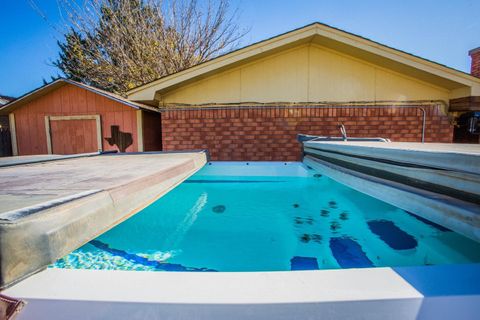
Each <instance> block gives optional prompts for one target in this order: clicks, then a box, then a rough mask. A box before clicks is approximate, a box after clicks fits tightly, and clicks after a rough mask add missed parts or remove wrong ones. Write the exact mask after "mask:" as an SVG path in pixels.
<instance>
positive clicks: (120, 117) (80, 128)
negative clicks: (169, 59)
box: [0, 79, 161, 155]
mask: <svg viewBox="0 0 480 320" xmlns="http://www.w3.org/2000/svg"><path fill="white" fill-rule="evenodd" d="M0 114H3V115H8V117H9V122H10V132H11V137H12V138H11V140H12V151H13V154H14V155H33V154H75V153H88V152H96V151H109V150H118V151H121V152H139V151H157V150H161V130H160V114H159V112H158V110H157V108H154V107H151V106H148V105H144V104H141V103H136V102H132V101H129V100H126V99H124V98H122V97H120V96H117V95H115V94H112V93H109V92H105V91H103V90H100V89H97V88H93V87H91V86H87V85H84V84H81V83H78V82H75V81H72V80H67V79H58V80H56V81H53V82H51V83H49V84H47V85H45V86H43V87H41V88H39V89H36V90H34V91H32V92H29V93H27V94H25V95H23V96H22V97H20V98H18V99H16V100H15V101H12V102H10V103H8V104H6V105H5V106H3V107H2V108H1V109H0ZM144 137H145V138H144Z"/></svg>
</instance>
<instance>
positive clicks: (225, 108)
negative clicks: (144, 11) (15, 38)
mask: <svg viewBox="0 0 480 320" xmlns="http://www.w3.org/2000/svg"><path fill="white" fill-rule="evenodd" d="M479 51H480V50H477V51H475V52H471V55H472V58H473V59H476V60H474V63H473V64H472V65H473V66H475V70H473V71H475V72H476V75H477V76H479V73H480V72H479V69H478V68H479V65H480V63H479V61H480V59H479V58H480V56H479V55H478V52H479ZM475 61H477V62H475ZM127 95H128V99H129V100H132V101H136V102H138V103H144V104H147V105H150V106H153V107H157V108H159V109H160V110H161V112H162V117H161V122H162V145H163V149H164V150H182V149H183V150H185V149H208V150H209V151H210V154H211V157H212V159H213V160H282V161H286V160H297V159H299V157H300V149H299V144H298V143H296V140H295V135H296V134H297V133H306V134H315V135H335V136H338V135H339V134H340V133H339V131H338V125H339V124H344V125H345V127H346V130H347V134H348V135H349V136H363V137H365V136H370V137H371V136H381V137H385V138H389V139H391V140H392V141H417V142H420V141H425V142H452V140H453V139H454V136H453V132H454V119H455V117H457V116H458V115H459V114H461V113H463V112H466V111H472V110H474V109H475V110H480V79H479V78H477V77H475V76H474V75H471V74H467V73H464V72H461V71H458V70H455V69H452V68H449V67H447V66H444V65H441V64H438V63H435V62H432V61H429V60H426V59H422V58H420V57H417V56H414V55H411V54H408V53H406V52H403V51H400V50H396V49H393V48H390V47H387V46H385V45H382V44H380V43H377V42H374V41H372V40H369V39H365V38H363V37H360V36H358V35H354V34H351V33H348V32H345V31H343V30H339V29H336V28H333V27H330V26H328V25H325V24H321V23H313V24H311V25H308V26H305V27H302V28H299V29H296V30H293V31H290V32H287V33H285V34H282V35H279V36H276V37H273V38H270V39H267V40H265V41H261V42H258V43H255V44H253V45H250V46H247V47H245V48H242V49H239V50H236V51H233V52H231V53H228V54H226V55H223V56H220V57H217V58H215V59H213V60H210V61H208V62H205V63H202V64H199V65H197V66H194V67H191V68H188V69H186V70H183V71H180V72H177V73H175V74H172V75H169V76H166V77H164V78H161V79H158V80H156V81H153V82H151V83H148V84H145V85H143V86H140V87H138V88H134V89H133V90H131V91H129V92H128V94H127Z"/></svg>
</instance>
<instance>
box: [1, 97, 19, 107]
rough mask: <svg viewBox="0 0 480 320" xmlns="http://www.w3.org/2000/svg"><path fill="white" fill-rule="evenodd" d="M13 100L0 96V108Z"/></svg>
mask: <svg viewBox="0 0 480 320" xmlns="http://www.w3.org/2000/svg"><path fill="white" fill-rule="evenodd" d="M13 100H15V98H13V97H9V96H2V95H0V107H1V106H3V105H5V104H7V103H9V102H10V101H13Z"/></svg>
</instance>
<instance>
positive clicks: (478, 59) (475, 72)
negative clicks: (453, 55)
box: [469, 48, 480, 78]
mask: <svg viewBox="0 0 480 320" xmlns="http://www.w3.org/2000/svg"><path fill="white" fill-rule="evenodd" d="M469 53H470V57H471V58H472V65H471V67H470V73H471V74H472V76H475V77H479V78H480V48H477V49H474V50H471V51H470V52H469Z"/></svg>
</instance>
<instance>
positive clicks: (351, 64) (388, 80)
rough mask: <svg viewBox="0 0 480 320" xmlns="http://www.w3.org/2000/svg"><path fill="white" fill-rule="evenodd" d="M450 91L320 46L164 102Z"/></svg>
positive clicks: (406, 97) (209, 81)
mask: <svg viewBox="0 0 480 320" xmlns="http://www.w3.org/2000/svg"><path fill="white" fill-rule="evenodd" d="M448 99H449V90H447V89H444V88H440V87H437V86H434V85H430V84H428V83H425V82H422V81H420V80H416V79H413V78H410V77H408V76H404V75H401V74H398V73H396V72H393V71H390V70H387V69H383V68H380V67H377V66H375V65H373V64H370V63H367V62H364V61H361V60H358V59H356V58H352V57H350V56H346V55H344V54H341V53H338V52H335V51H332V50H330V49H326V48H323V47H320V46H317V45H303V46H299V47H297V48H294V49H290V50H286V51H284V52H282V53H279V54H276V55H272V56H269V57H267V58H263V59H261V60H258V61H255V62H251V63H248V64H244V65H242V66H240V67H236V68H235V69H230V70H227V71H224V72H221V73H219V74H216V75H213V76H210V77H207V78H204V79H201V80H197V81H195V82H194V83H193V84H190V85H186V86H184V87H180V88H177V89H175V90H174V91H170V92H167V93H164V94H162V95H161V101H162V102H163V103H186V104H204V103H244V102H263V103H265V102H321V101H331V102H348V101H385V100H388V101H390V100H393V101H412V100H444V101H445V102H448Z"/></svg>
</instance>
